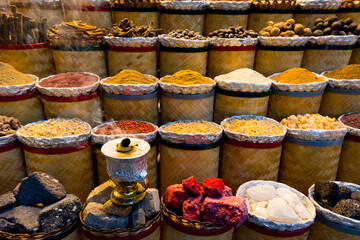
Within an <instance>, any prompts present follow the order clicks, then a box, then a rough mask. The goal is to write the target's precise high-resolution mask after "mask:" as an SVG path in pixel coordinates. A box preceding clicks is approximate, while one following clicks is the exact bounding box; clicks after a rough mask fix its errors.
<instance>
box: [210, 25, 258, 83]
mask: <svg viewBox="0 0 360 240" xmlns="http://www.w3.org/2000/svg"><path fill="white" fill-rule="evenodd" d="M209 37H210V44H209V45H210V47H209V53H208V55H209V57H208V64H207V76H208V77H211V78H214V77H216V76H219V75H221V74H225V73H229V72H231V71H234V70H236V69H239V68H251V69H253V68H254V62H255V52H256V44H257V33H256V32H254V31H253V30H246V29H244V28H243V27H233V26H231V27H229V28H228V29H219V30H215V31H214V32H211V33H209Z"/></svg>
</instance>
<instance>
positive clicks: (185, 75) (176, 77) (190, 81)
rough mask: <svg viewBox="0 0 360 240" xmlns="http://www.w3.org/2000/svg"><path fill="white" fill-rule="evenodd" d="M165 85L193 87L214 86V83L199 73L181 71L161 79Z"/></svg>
mask: <svg viewBox="0 0 360 240" xmlns="http://www.w3.org/2000/svg"><path fill="white" fill-rule="evenodd" d="M161 82H163V83H172V84H177V85H182V86H191V85H198V84H209V85H212V84H214V81H213V80H211V79H210V78H206V77H204V76H203V75H201V74H200V73H198V72H195V71H192V70H181V71H179V72H176V73H174V74H173V75H171V76H170V77H163V78H162V79H161Z"/></svg>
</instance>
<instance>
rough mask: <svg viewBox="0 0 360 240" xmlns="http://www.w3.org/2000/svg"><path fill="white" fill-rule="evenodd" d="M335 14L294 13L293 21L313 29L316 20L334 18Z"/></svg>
mask: <svg viewBox="0 0 360 240" xmlns="http://www.w3.org/2000/svg"><path fill="white" fill-rule="evenodd" d="M335 16H336V14H335V13H331V14H326V13H295V14H294V20H295V21H296V22H297V23H301V24H302V25H304V26H306V27H309V28H313V27H314V22H315V20H316V19H318V18H322V19H325V18H330V17H335ZM340 19H346V18H340Z"/></svg>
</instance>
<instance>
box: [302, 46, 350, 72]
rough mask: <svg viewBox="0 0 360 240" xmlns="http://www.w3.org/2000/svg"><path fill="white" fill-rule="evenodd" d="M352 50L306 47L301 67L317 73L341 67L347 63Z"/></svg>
mask: <svg viewBox="0 0 360 240" xmlns="http://www.w3.org/2000/svg"><path fill="white" fill-rule="evenodd" d="M352 51H353V50H352V49H350V50H323V49H306V50H305V53H304V58H303V60H302V64H301V67H303V68H306V69H308V70H309V71H311V72H315V73H319V74H320V73H322V72H325V71H330V70H334V69H337V68H341V67H344V66H346V65H348V64H349V62H350V58H351V54H352Z"/></svg>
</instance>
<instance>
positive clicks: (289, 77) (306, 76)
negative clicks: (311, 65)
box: [272, 68, 325, 84]
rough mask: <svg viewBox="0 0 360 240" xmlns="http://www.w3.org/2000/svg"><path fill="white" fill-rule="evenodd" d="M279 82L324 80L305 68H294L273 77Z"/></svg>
mask: <svg viewBox="0 0 360 240" xmlns="http://www.w3.org/2000/svg"><path fill="white" fill-rule="evenodd" d="M272 80H274V81H277V82H279V83H285V84H286V83H287V84H304V83H313V82H324V81H325V80H324V79H323V78H321V77H318V76H316V75H315V74H313V73H312V72H310V71H308V70H306V69H305V68H292V69H289V70H287V71H285V72H283V73H280V74H279V75H277V76H275V77H273V78H272Z"/></svg>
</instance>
